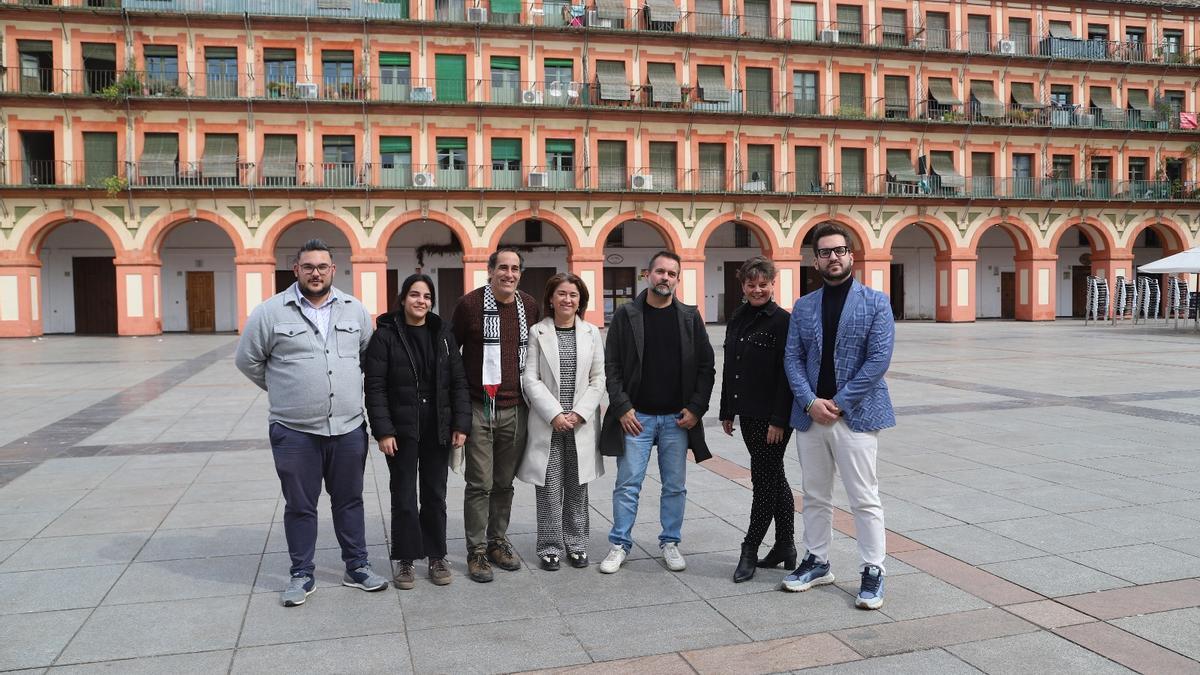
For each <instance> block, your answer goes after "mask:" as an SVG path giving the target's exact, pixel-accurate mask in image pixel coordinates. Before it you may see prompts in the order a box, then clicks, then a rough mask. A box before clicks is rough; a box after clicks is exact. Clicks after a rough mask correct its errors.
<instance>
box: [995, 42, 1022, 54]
mask: <svg viewBox="0 0 1200 675" xmlns="http://www.w3.org/2000/svg"><path fill="white" fill-rule="evenodd" d="M996 47H997V48H998V49H999V50H1000V53H1001V54H1016V53H1017V43H1016V42H1014V41H1013V40H1000V41H999V42H997V43H996Z"/></svg>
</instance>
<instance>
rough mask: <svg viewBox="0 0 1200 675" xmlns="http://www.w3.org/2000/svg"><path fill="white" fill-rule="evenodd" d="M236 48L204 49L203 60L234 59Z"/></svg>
mask: <svg viewBox="0 0 1200 675" xmlns="http://www.w3.org/2000/svg"><path fill="white" fill-rule="evenodd" d="M237 55H238V54H237V47H205V48H204V58H205V59H236V58H237Z"/></svg>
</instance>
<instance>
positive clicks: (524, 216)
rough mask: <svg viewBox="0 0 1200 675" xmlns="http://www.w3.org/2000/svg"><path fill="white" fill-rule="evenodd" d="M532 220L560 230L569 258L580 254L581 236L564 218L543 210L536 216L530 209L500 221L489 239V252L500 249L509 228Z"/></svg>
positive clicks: (539, 210)
mask: <svg viewBox="0 0 1200 675" xmlns="http://www.w3.org/2000/svg"><path fill="white" fill-rule="evenodd" d="M530 218H533V219H536V220H541V221H543V222H547V223H550V224H551V225H553V226H554V229H556V230H558V232H559V234H561V235H562V236H563V239H564V240H565V241H566V242H567V255H568V256H571V255H574V254H576V253H578V252H579V250H580V243H579V235H578V233H577V232H576V230H575V228H573V227H571V224H570V223H568V222H567V221H565V220H563V218H562V216H560V215H558V214H557V213H554V212H553V211H543V210H541V209H538V212H537V214H536V215H535V214H534V212H533V211H532V210H530V209H524V210H521V211H517V212H516V213H513V214H510V215H509V216H508V217H507V218H505V219H504V220H502V221H500V224H499V225H497V226H496V228H495V229H494V230H493V231H492V235H491V237H490V238H489V239H488V250H489V251H495V250H496V249H497V248H500V239H501V238H502V237H503V236H504V233H505V232H508V230H509V228H511V227H512V226H513V225H515V224H516V223H518V222H520V221H522V220H528V219H530Z"/></svg>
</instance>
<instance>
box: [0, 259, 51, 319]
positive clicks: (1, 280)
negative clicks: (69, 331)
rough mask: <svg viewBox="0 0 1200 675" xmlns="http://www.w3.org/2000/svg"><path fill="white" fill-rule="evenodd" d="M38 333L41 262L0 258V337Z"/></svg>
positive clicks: (40, 312)
mask: <svg viewBox="0 0 1200 675" xmlns="http://www.w3.org/2000/svg"><path fill="white" fill-rule="evenodd" d="M41 334H42V263H41V261H39V260H36V259H33V260H22V259H16V258H14V259H11V260H8V259H4V258H0V337H32V336H35V335H41Z"/></svg>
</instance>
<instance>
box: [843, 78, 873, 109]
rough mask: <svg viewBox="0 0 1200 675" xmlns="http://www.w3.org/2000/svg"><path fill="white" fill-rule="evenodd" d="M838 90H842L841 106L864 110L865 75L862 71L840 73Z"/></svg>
mask: <svg viewBox="0 0 1200 675" xmlns="http://www.w3.org/2000/svg"><path fill="white" fill-rule="evenodd" d="M838 90H839V92H840V97H839V100H840V101H841V105H840V106H839V107H841V108H857V109H859V110H862V109H864V108H865V107H866V105H865V101H864V100H863V76H862V74H860V73H841V74H840V75H838Z"/></svg>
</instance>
